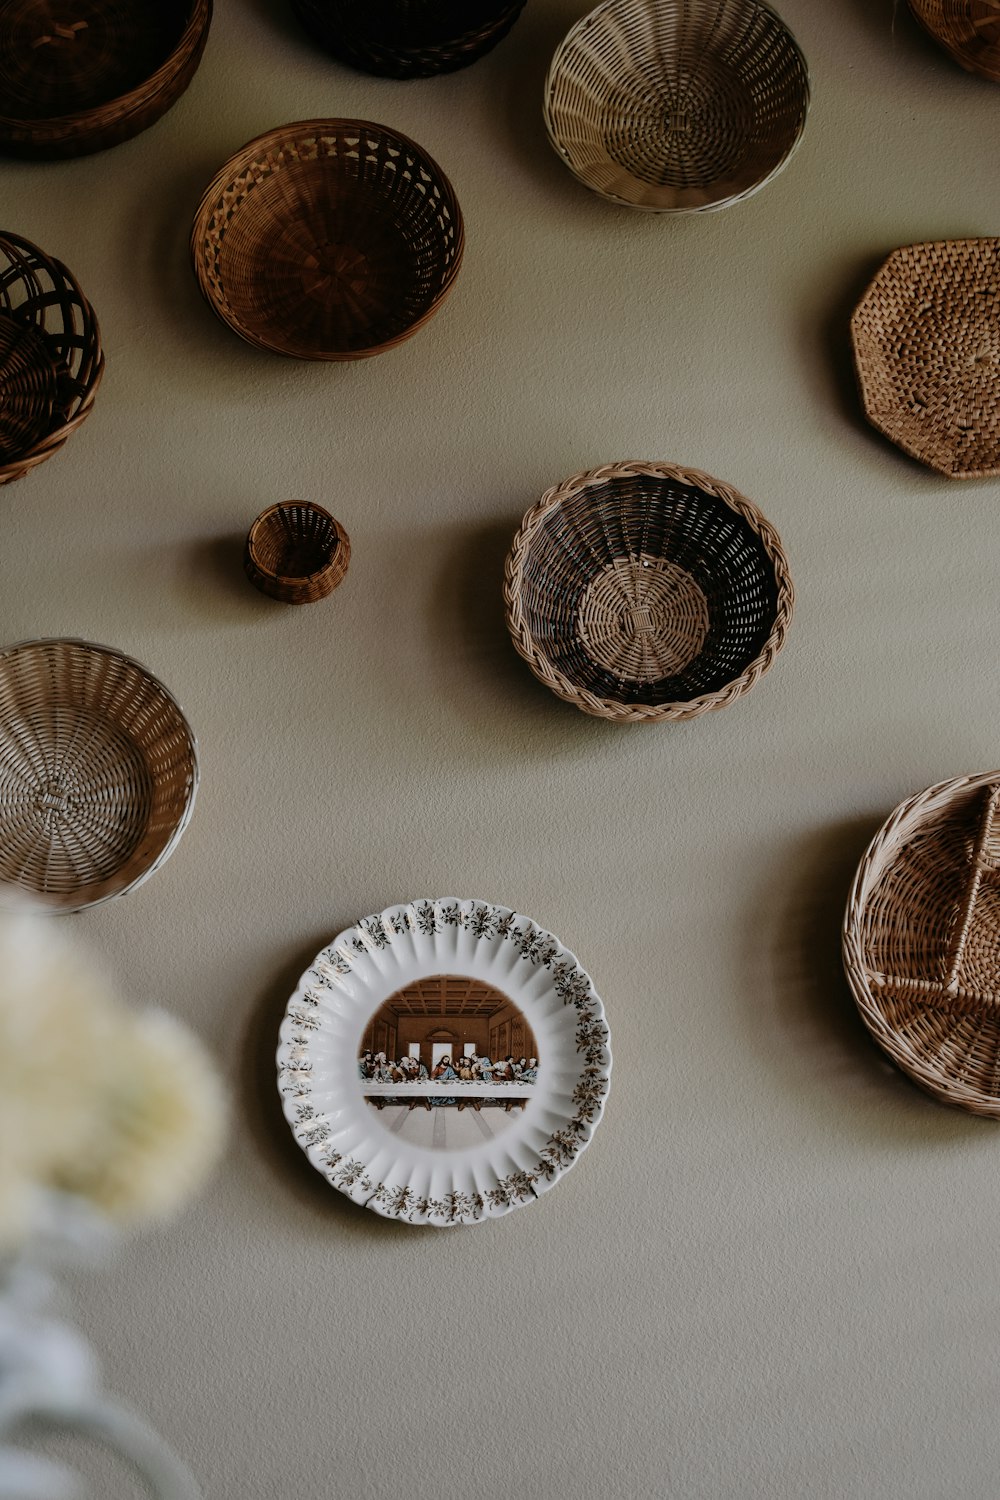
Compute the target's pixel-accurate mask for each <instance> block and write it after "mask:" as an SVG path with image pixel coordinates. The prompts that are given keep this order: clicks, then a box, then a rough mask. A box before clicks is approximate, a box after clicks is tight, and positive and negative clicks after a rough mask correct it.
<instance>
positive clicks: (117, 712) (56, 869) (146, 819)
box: [0, 640, 198, 911]
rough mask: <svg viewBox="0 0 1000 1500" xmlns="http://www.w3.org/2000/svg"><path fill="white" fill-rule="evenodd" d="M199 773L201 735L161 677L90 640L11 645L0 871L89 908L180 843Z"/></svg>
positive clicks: (0, 684)
mask: <svg viewBox="0 0 1000 1500" xmlns="http://www.w3.org/2000/svg"><path fill="white" fill-rule="evenodd" d="M197 783H198V764H197V752H196V746H195V741H194V736H193V735H192V733H191V730H190V728H189V727H188V724H187V721H186V719H185V718H184V715H183V713H182V712H181V710H180V708H179V707H178V705H177V703H176V702H175V701H174V699H173V698H172V697H171V695H170V693H168V692H167V690H166V688H165V687H163V686H162V684H161V683H159V682H157V681H156V679H155V678H154V677H151V676H150V674H149V673H148V672H147V671H146V669H145V668H144V667H141V666H140V665H139V663H138V662H135V661H132V659H131V658H130V657H127V656H122V655H121V654H120V652H117V651H112V650H111V649H110V648H109V647H107V646H94V645H91V644H90V643H89V642H86V641H73V640H42V641H28V642H25V643H24V644H22V645H19V646H12V647H9V648H8V649H7V650H6V651H3V652H0V881H4V882H7V883H8V884H10V885H12V886H19V887H21V888H22V889H23V890H26V891H30V892H32V893H33V894H34V895H36V896H38V897H40V898H41V899H42V900H43V901H44V903H45V904H46V905H50V906H52V907H53V908H55V909H58V910H64V911H78V910H80V909H81V908H82V907H85V906H93V905H94V904H95V903H96V902H98V901H107V900H109V899H110V898H111V897H112V896H120V895H121V894H122V893H123V892H124V891H128V890H131V889H132V888H133V887H134V886H137V885H139V884H140V882H141V881H143V880H145V879H146V878H147V877H148V876H149V875H151V874H152V873H153V871H154V870H156V869H157V868H158V867H159V866H160V865H161V864H163V862H164V860H165V859H166V858H167V856H168V855H169V854H170V853H171V852H172V850H173V849H174V847H175V845H176V844H177V841H178V839H179V838H180V836H181V833H182V832H183V830H184V828H185V827H186V826H187V823H188V820H189V818H190V816H191V810H192V807H193V805H194V797H195V791H196V788H197Z"/></svg>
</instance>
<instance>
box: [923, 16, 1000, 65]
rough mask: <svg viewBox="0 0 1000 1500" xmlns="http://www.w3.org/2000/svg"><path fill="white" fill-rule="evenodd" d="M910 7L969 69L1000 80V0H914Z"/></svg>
mask: <svg viewBox="0 0 1000 1500" xmlns="http://www.w3.org/2000/svg"><path fill="white" fill-rule="evenodd" d="M910 9H911V11H912V12H913V14H914V16H915V17H916V18H917V20H918V21H919V22H920V24H921V26H922V27H923V28H924V30H925V31H926V32H928V33H929V34H930V35H931V36H932V37H933V38H934V40H935V41H936V42H939V43H940V44H941V46H942V47H943V48H944V50H945V51H946V52H947V53H948V54H949V56H950V57H952V58H953V59H954V61H955V62H957V63H958V64H959V66H960V67H963V68H965V70H966V72H968V73H978V74H979V76H980V77H981V78H988V79H989V80H990V82H991V83H1000V0H910Z"/></svg>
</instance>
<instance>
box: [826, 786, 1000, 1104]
mask: <svg viewBox="0 0 1000 1500" xmlns="http://www.w3.org/2000/svg"><path fill="white" fill-rule="evenodd" d="M998 806H1000V772H996V771H993V772H989V773H988V774H985V775H980V776H963V777H960V778H959V779H957V780H955V781H944V782H941V783H940V784H939V785H938V786H932V787H930V788H928V790H927V791H924V792H920V793H919V794H918V795H917V796H916V797H911V798H909V800H908V801H906V802H903V803H901V804H900V806H899V807H897V808H896V810H895V812H894V813H893V814H892V816H891V817H890V818H889V819H888V821H887V822H886V824H885V825H884V827H883V828H882V829H881V830H880V831H879V833H878V834H877V835H876V837H875V838H874V839H873V841H872V843H871V846H870V847H869V849H868V852H867V853H866V854H865V857H864V859H863V860H862V861H861V864H860V865H859V867H858V872H857V874H856V876H855V877H854V884H853V885H852V887H851V894H850V898H849V900H848V903H847V913H846V916H845V919H844V967H845V969H846V971H847V978H848V980H849V982H850V985H851V989H852V990H853V992H854V998H855V1000H856V1001H857V1005H858V1009H859V1011H860V1012H861V1017H862V1020H863V1021H864V1023H865V1025H866V1026H867V1027H868V1030H869V1031H870V1032H871V1034H872V1036H873V1037H874V1039H875V1041H876V1042H878V1044H879V1046H880V1047H882V1048H883V1050H884V1051H885V1052H887V1053H888V1055H889V1056H890V1057H891V1058H892V1060H893V1062H895V1063H897V1064H898V1066H899V1067H900V1068H902V1069H903V1071H904V1072H905V1073H907V1074H909V1076H910V1077H911V1078H912V1079H913V1080H914V1082H916V1083H918V1084H919V1085H920V1086H921V1088H923V1089H926V1090H927V1092H928V1093H930V1094H933V1095H934V1097H935V1098H936V1099H940V1100H942V1101H943V1102H944V1103H946V1104H957V1105H959V1106H960V1107H961V1108H962V1109H967V1110H970V1111H971V1112H972V1113H973V1114H978V1115H989V1116H990V1117H991V1118H994V1119H1000V819H998Z"/></svg>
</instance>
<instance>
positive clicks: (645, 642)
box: [504, 462, 794, 721]
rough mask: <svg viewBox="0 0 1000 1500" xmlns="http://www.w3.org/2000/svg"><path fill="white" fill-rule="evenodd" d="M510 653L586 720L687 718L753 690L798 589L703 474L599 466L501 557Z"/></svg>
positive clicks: (577, 478) (753, 518)
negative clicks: (588, 716) (504, 561)
mask: <svg viewBox="0 0 1000 1500" xmlns="http://www.w3.org/2000/svg"><path fill="white" fill-rule="evenodd" d="M504 598H505V601H506V605H507V623H508V626H509V628H510V631H511V635H512V637H513V641H514V645H515V647H516V648H517V650H518V652H519V653H520V655H521V656H523V657H524V659H525V661H526V662H527V663H528V665H529V666H530V667H531V669H532V671H533V672H534V673H535V675H536V677H538V678H539V680H540V681H541V682H543V683H545V685H546V687H548V688H551V690H552V691H553V692H554V693H556V694H557V695H558V696H559V697H560V698H564V699H566V700H567V702H570V703H573V704H575V705H576V707H577V708H580V709H582V710H583V711H584V712H585V713H590V714H595V715H598V716H599V717H602V718H608V719H616V720H623V721H624V720H632V721H655V720H664V719H689V718H694V717H696V716H697V715H699V714H703V713H707V712H709V711H710V710H711V709H716V708H722V707H724V706H725V705H726V704H728V703H731V702H732V701H733V699H735V698H737V697H739V696H740V695H741V694H743V693H745V692H748V691H749V689H750V688H751V687H753V686H754V684H755V683H756V682H757V681H758V679H759V678H760V677H761V676H762V674H763V673H764V672H766V671H767V669H768V668H769V667H770V666H771V664H772V662H773V661H774V659H775V657H776V656H777V654H778V652H779V651H780V650H781V647H782V645H783V644H784V640H785V635H786V631H787V629H788V625H789V622H790V620H791V614H792V608H793V602H794V591H793V588H792V581H791V576H790V574H789V571H788V564H787V560H786V558H785V554H784V551H783V549H782V546H781V542H780V540H779V538H778V535H777V533H776V532H775V530H774V528H773V527H772V526H771V525H770V524H769V522H768V521H767V520H766V519H765V518H764V516H763V515H762V514H761V512H760V511H759V510H758V508H757V506H756V505H754V504H753V502H752V501H750V500H748V499H747V498H746V496H744V495H741V494H740V493H739V492H738V491H737V490H734V489H733V488H732V487H731V486H729V485H726V484H722V483H720V481H718V480H716V479H713V478H712V477H711V476H710V475H708V474H704V473H702V472H701V471H699V470H691V469H682V468H679V467H677V466H676V465H673V464H661V463H638V462H632V463H618V464H607V465H604V466H603V467H601V468H598V469H590V470H587V471H586V472H584V473H582V474H576V475H574V476H573V477H572V478H571V479H567V480H565V481H564V482H563V483H562V484H559V485H556V486H555V487H554V488H553V489H551V490H549V491H548V492H547V493H546V494H545V495H543V496H542V498H541V500H539V502H538V504H537V505H535V506H534V507H533V508H532V509H531V510H530V511H529V512H528V514H527V515H526V516H525V518H524V521H523V523H522V525H521V528H520V530H519V532H518V534H517V536H516V538H515V540H514V545H513V547H512V549H511V552H510V555H509V556H508V559H507V566H506V574H505V582H504Z"/></svg>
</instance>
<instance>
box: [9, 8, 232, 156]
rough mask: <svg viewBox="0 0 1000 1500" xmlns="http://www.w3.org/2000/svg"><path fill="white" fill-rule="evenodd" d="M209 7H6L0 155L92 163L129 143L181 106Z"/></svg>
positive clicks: (204, 38) (200, 47) (202, 43)
mask: <svg viewBox="0 0 1000 1500" xmlns="http://www.w3.org/2000/svg"><path fill="white" fill-rule="evenodd" d="M211 19H212V0H85V3H81V0H76V3H74V4H73V5H72V6H69V5H61V6H55V5H53V4H52V3H51V0H5V3H3V4H0V101H2V103H0V111H2V112H0V151H2V152H5V153H6V154H7V155H10V156H27V157H41V158H58V157H72V156H86V155H88V154H89V153H90V152H92V151H103V150H105V149H106V148H107V147H108V146H117V145H118V144H119V143H120V142H121V141H127V140H130V139H131V137H132V136H135V135H138V134H139V133H140V131H143V130H145V129H146V128H147V126H149V125H152V124H154V122H155V121H156V120H158V119H159V118H160V116H161V115H163V114H165V113H166V112H167V110H168V109H169V108H170V107H171V105H172V104H174V103H176V101H177V100H178V99H179V98H180V96H181V94H182V93H183V92H184V90H185V89H186V88H187V86H188V84H189V83H190V82H191V79H192V78H193V77H194V74H195V71H196V69H197V67H198V64H199V62H200V61H201V55H202V53H203V52H204V50H205V42H206V41H207V39H208V27H209V22H210V21H211Z"/></svg>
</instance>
